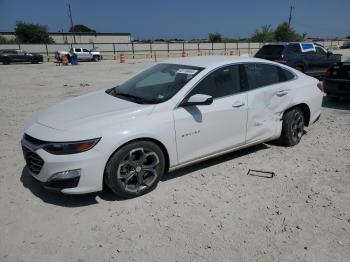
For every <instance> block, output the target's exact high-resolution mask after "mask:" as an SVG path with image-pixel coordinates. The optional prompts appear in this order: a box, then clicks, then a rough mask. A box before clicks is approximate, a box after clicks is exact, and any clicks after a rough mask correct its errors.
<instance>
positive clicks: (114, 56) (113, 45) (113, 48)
mask: <svg viewBox="0 0 350 262" xmlns="http://www.w3.org/2000/svg"><path fill="white" fill-rule="evenodd" d="M113 56H114V60H116V59H117V57H116V56H115V44H114V43H113Z"/></svg>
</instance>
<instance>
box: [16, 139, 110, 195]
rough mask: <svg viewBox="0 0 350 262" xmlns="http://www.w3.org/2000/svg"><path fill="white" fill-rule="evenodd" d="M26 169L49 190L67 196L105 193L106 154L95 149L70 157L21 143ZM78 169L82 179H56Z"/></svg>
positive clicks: (79, 177)
mask: <svg viewBox="0 0 350 262" xmlns="http://www.w3.org/2000/svg"><path fill="white" fill-rule="evenodd" d="M21 144H22V149H23V155H24V158H25V160H26V164H27V170H28V172H29V173H30V175H31V176H32V177H34V178H35V179H36V180H38V181H39V182H41V183H42V185H43V186H44V187H45V188H47V189H50V190H54V191H58V192H61V193H65V194H84V193H91V192H96V191H101V190H102V187H103V186H102V185H103V172H104V167H105V162H106V160H105V157H104V155H103V154H102V153H101V152H99V151H98V150H96V149H94V148H93V149H90V150H88V151H86V152H83V153H78V154H71V155H53V154H50V153H48V152H46V151H45V150H44V149H41V148H39V149H35V148H33V147H31V146H30V144H28V143H26V142H25V141H23V140H22V142H21ZM76 170H79V176H75V177H73V178H70V177H69V176H67V178H63V179H54V180H53V177H54V176H55V175H57V174H58V173H61V172H68V171H76Z"/></svg>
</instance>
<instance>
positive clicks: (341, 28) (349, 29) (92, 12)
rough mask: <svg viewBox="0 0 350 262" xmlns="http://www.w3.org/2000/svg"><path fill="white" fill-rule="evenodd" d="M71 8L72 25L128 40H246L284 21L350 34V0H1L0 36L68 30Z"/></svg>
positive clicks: (303, 29) (306, 29) (311, 30)
mask: <svg viewBox="0 0 350 262" xmlns="http://www.w3.org/2000/svg"><path fill="white" fill-rule="evenodd" d="M68 3H70V4H71V8H72V14H73V21H74V24H84V25H86V26H88V27H90V28H92V29H94V30H96V31H97V32H121V33H125V32H128V33H131V35H132V38H133V39H141V40H142V39H158V38H164V39H169V38H182V39H188V40H189V39H196V38H207V36H208V33H210V32H219V33H221V34H222V35H223V36H224V37H231V38H244V37H249V36H250V35H251V34H252V33H253V32H254V31H255V30H256V29H259V28H260V27H261V26H263V25H271V26H272V27H273V28H275V27H276V25H278V24H279V23H281V22H283V21H287V20H288V16H289V6H290V5H294V6H295V9H294V12H293V18H292V26H293V27H294V28H295V29H296V31H297V32H298V33H300V34H302V33H307V35H308V36H309V37H345V36H348V35H350V24H349V14H350V12H349V11H350V0H332V1H329V0H246V1H242V0H239V1H234V0H231V1H230V0H210V1H209V0H187V1H185V0H171V1H168V0H124V1H121V0H114V1H113V0H100V1H97V0H84V1H79V0H22V1H21V0H0V31H13V30H14V27H15V24H16V21H23V22H27V23H35V24H42V25H46V26H47V27H48V30H49V31H50V32H58V31H61V30H63V31H67V30H68V29H69V27H70V22H69V18H68V12H67V4H68Z"/></svg>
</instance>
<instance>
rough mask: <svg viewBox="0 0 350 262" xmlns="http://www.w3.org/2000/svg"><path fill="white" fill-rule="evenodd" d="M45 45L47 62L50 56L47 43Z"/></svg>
mask: <svg viewBox="0 0 350 262" xmlns="http://www.w3.org/2000/svg"><path fill="white" fill-rule="evenodd" d="M45 47H46V56H47V62H50V58H49V49H47V44H45Z"/></svg>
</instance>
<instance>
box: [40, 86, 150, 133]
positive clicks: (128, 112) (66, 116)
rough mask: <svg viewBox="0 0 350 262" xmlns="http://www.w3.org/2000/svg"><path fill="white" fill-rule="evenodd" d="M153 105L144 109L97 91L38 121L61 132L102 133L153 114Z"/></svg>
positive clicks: (57, 109) (67, 103)
mask: <svg viewBox="0 0 350 262" xmlns="http://www.w3.org/2000/svg"><path fill="white" fill-rule="evenodd" d="M153 108H154V105H141V104H137V103H133V102H129V101H126V100H122V99H119V98H117V97H114V96H111V95H109V94H107V93H106V92H105V91H97V92H93V93H89V94H86V95H82V96H78V97H75V98H72V99H69V100H66V101H63V102H61V103H59V104H57V105H55V106H53V107H51V108H50V109H48V110H47V111H46V112H44V113H42V114H41V115H39V116H38V118H37V121H36V122H37V123H39V124H41V125H44V126H47V127H50V128H54V129H58V130H71V129H78V130H80V129H81V130H87V129H89V130H90V131H91V130H92V129H97V130H99V129H101V128H102V127H103V126H106V125H113V124H116V123H125V122H126V121H132V120H134V119H136V118H138V117H144V116H146V115H148V114H150V113H151V112H152V110H153Z"/></svg>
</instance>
